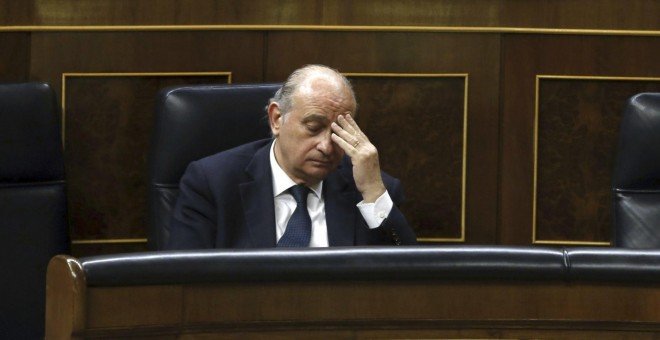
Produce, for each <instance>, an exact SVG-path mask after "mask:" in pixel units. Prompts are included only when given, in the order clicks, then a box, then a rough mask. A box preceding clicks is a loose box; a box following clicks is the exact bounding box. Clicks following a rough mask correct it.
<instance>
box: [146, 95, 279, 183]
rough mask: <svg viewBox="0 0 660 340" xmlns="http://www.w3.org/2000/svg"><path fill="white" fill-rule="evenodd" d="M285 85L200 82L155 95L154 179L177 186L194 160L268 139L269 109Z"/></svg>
mask: <svg viewBox="0 0 660 340" xmlns="http://www.w3.org/2000/svg"><path fill="white" fill-rule="evenodd" d="M280 86H281V85H280V84H245V85H195V86H184V87H180V86H179V87H172V88H167V89H164V90H162V91H161V92H160V93H159V95H158V97H157V99H156V105H157V106H156V122H155V124H154V133H153V138H152V142H151V152H150V157H151V159H150V178H151V183H152V184H153V183H161V184H163V183H170V184H175V183H176V184H178V182H179V179H180V178H181V176H182V175H183V172H184V171H185V169H186V166H187V165H188V164H189V163H190V162H192V161H194V160H197V159H200V158H203V157H205V156H209V155H212V154H214V153H217V152H220V151H223V150H227V149H230V148H233V147H235V146H238V145H241V144H245V143H248V142H251V141H255V140H258V139H263V138H268V136H270V128H269V125H268V119H267V115H266V111H265V108H266V106H267V105H268V99H270V98H271V97H272V96H273V95H274V94H275V92H276V91H277V90H278V89H279V88H280Z"/></svg>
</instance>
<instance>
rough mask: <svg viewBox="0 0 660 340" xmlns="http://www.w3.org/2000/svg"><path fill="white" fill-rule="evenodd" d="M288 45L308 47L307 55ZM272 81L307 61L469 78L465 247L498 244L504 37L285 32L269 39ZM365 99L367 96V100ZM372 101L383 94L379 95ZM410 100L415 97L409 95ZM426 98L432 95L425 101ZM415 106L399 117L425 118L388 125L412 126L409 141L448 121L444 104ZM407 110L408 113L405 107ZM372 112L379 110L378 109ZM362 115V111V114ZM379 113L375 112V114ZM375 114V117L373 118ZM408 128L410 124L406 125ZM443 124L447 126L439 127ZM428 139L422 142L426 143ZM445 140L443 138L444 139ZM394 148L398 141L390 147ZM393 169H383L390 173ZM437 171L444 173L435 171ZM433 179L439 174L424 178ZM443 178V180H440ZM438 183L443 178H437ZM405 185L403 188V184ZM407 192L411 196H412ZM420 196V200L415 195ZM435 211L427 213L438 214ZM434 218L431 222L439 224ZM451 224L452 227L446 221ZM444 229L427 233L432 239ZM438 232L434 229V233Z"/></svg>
mask: <svg viewBox="0 0 660 340" xmlns="http://www.w3.org/2000/svg"><path fill="white" fill-rule="evenodd" d="M286 46H305V48H304V49H292V48H286ZM268 47H269V49H268V60H267V66H266V70H267V74H266V80H268V81H282V80H284V79H285V78H286V76H287V75H288V74H289V73H290V72H291V71H293V70H294V69H296V68H298V67H300V66H302V65H304V64H309V63H320V64H325V65H329V66H332V67H335V68H337V69H339V70H341V71H342V72H345V73H355V72H358V73H361V72H369V73H372V72H373V73H390V74H391V73H466V74H468V75H469V93H468V141H467V168H468V171H467V188H466V191H467V202H466V211H467V221H466V241H467V242H472V243H492V242H494V241H495V234H496V220H497V218H496V214H497V212H496V211H497V170H496V169H497V154H498V150H497V148H498V123H497V121H498V114H497V112H498V98H497V97H498V88H499V87H498V86H499V83H498V78H499V37H498V36H497V35H490V34H475V35H461V34H437V35H430V34H429V35H426V34H405V33H379V32H363V33H358V32H352V33H331V32H325V33H323V32H279V33H269V37H268ZM369 95H370V94H368V93H365V94H362V95H361V96H363V97H365V96H369ZM374 95H382V94H380V93H374ZM411 95H412V94H411ZM427 95H428V97H426V96H427ZM423 96H424V97H423V98H428V100H430V101H436V100H437V98H444V97H443V95H441V94H438V93H432V94H424V95H423ZM414 103H415V101H412V100H411V101H409V102H408V103H407V104H408V105H410V106H409V107H406V109H408V110H410V111H411V112H400V113H399V114H398V115H400V116H402V117H403V115H412V116H413V117H419V118H418V119H413V120H410V119H409V118H406V119H403V118H401V119H395V118H394V117H393V118H392V119H391V120H388V123H387V124H389V125H390V126H394V125H396V124H401V122H406V123H405V124H406V125H409V124H412V126H407V127H406V129H408V130H407V131H409V132H408V137H407V138H412V137H413V136H415V131H416V129H418V128H417V127H415V126H414V125H415V124H429V121H432V120H438V119H442V118H441V117H442V115H438V114H434V112H436V111H435V110H437V109H435V108H437V107H441V106H434V105H442V103H429V104H428V105H429V107H427V108H424V105H420V106H419V107H418V106H416V105H417V104H414ZM401 108H404V107H403V106H402V107H401ZM374 110H376V111H377V110H378V108H377V107H375V108H374ZM420 110H421V111H422V112H419V111H420ZM363 113H364V112H363ZM375 113H377V112H375ZM375 113H374V114H375ZM408 122H410V123H408ZM440 123H441V122H440ZM426 137H428V136H420V140H424V138H426ZM443 138H444V137H443ZM391 143H394V142H391ZM406 147H408V148H412V151H409V152H410V155H411V157H414V156H416V155H421V153H424V152H425V151H415V148H417V149H419V150H428V149H430V148H432V147H433V146H430V145H426V146H419V147H417V146H415V145H407V146H406ZM388 167H392V165H388V164H384V165H383V168H384V169H386V170H387V169H388ZM436 170H437V171H438V172H439V173H443V170H441V169H436ZM420 175H422V176H426V175H428V176H433V175H434V174H428V173H424V174H420ZM435 178H436V179H437V178H438V176H437V175H436V176H435ZM437 181H438V182H437V183H439V184H440V183H443V180H441V179H437ZM405 184H406V183H404V185H405ZM407 191H409V190H407ZM413 195H414V194H413ZM434 213H435V211H429V212H428V216H432V215H433V214H434ZM435 216H436V217H433V218H430V220H434V219H435V220H437V215H435ZM442 224H446V225H450V224H451V222H448V221H443V222H442ZM444 228H445V227H440V226H433V227H430V226H429V227H428V229H427V230H428V234H427V233H425V234H426V235H434V233H435V232H438V231H439V230H443V231H442V233H444V232H447V229H444ZM433 230H435V231H433Z"/></svg>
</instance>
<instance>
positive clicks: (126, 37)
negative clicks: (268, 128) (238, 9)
mask: <svg viewBox="0 0 660 340" xmlns="http://www.w3.org/2000/svg"><path fill="white" fill-rule="evenodd" d="M31 50H32V53H31V60H30V61H31V74H30V76H31V78H33V79H40V80H45V81H49V82H51V84H53V86H54V87H55V88H56V89H58V90H59V87H60V85H59V82H60V79H61V74H62V73H67V72H205V71H217V70H229V71H232V74H233V77H232V82H234V83H242V82H259V81H262V74H263V71H262V59H263V35H262V34H261V33H257V32H77V33H76V32H68V33H67V32H64V33H33V34H32V46H31Z"/></svg>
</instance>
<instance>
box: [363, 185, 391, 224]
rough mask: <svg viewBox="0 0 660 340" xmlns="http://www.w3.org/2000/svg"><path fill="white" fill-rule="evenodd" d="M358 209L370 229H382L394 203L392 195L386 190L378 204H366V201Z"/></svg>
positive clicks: (377, 201)
mask: <svg viewBox="0 0 660 340" xmlns="http://www.w3.org/2000/svg"><path fill="white" fill-rule="evenodd" d="M357 207H358V209H360V213H361V214H362V217H363V218H364V220H365V222H367V226H369V229H376V228H378V227H380V225H381V224H383V221H384V220H385V219H386V218H387V216H389V215H390V211H392V207H394V203H393V202H392V198H391V197H390V194H389V193H388V192H387V190H385V192H384V193H383V194H382V195H380V197H378V199H377V200H376V202H374V203H365V202H364V201H360V203H358V204H357Z"/></svg>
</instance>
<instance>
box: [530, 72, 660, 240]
mask: <svg viewBox="0 0 660 340" xmlns="http://www.w3.org/2000/svg"><path fill="white" fill-rule="evenodd" d="M539 87H540V88H539V98H538V101H539V104H538V150H537V154H536V157H537V166H538V170H537V184H536V188H537V190H536V197H537V200H536V239H535V240H536V241H540V240H546V241H553V240H554V241H561V240H569V241H570V240H572V241H587V242H605V243H608V242H609V241H610V235H611V228H612V223H611V222H612V216H611V215H612V197H611V181H612V180H611V178H612V169H614V159H615V156H616V145H617V142H618V132H619V124H620V120H621V113H622V109H623V105H624V103H625V102H626V100H627V99H628V98H629V97H631V96H633V95H635V94H637V93H640V92H660V78H658V80H657V81H655V82H653V81H636V80H625V79H619V80H616V79H609V80H608V79H602V80H597V79H579V78H578V79H548V78H541V79H540V84H539Z"/></svg>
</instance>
